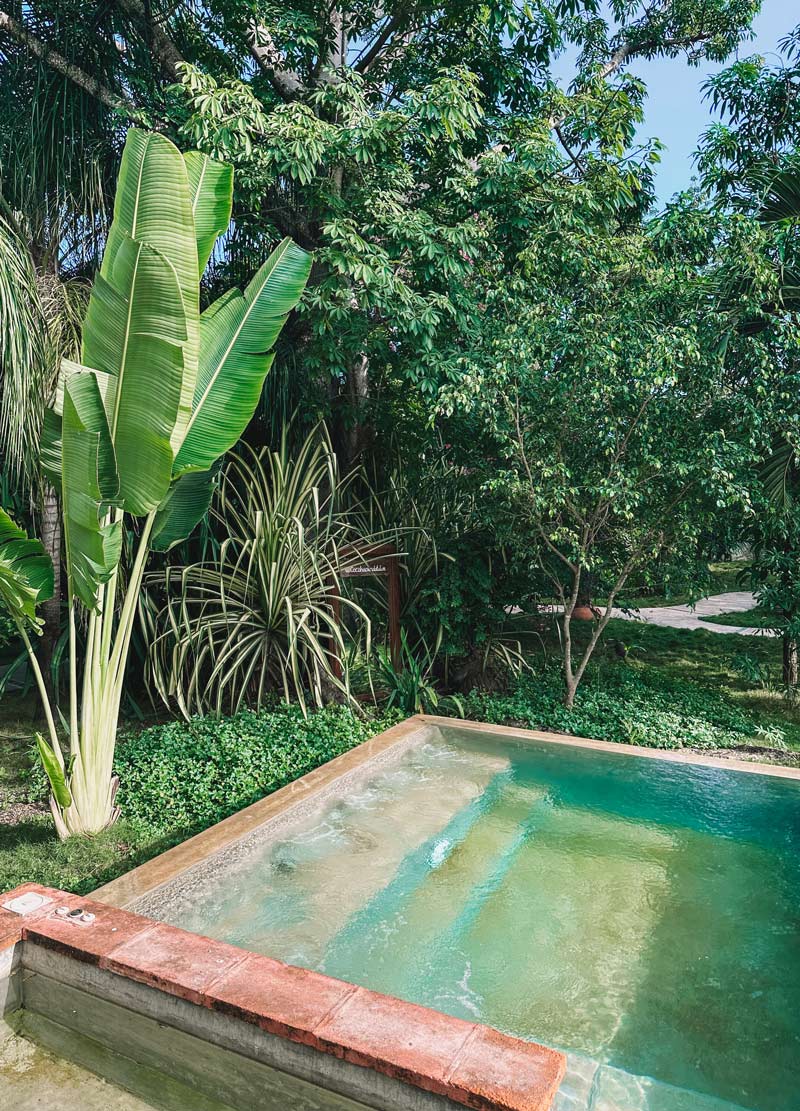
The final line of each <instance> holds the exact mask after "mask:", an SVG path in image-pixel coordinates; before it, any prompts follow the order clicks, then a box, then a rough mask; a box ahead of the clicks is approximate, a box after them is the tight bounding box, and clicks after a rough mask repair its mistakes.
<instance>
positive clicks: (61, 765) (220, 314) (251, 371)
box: [0, 129, 311, 837]
mask: <svg viewBox="0 0 800 1111" xmlns="http://www.w3.org/2000/svg"><path fill="white" fill-rule="evenodd" d="M232 189H233V179H232V170H231V167H230V166H227V165H225V164H223V163H221V162H217V161H214V160H212V159H210V158H208V157H207V156H205V155H203V154H201V153H199V152H197V151H191V152H189V153H188V154H181V152H180V151H179V150H178V149H177V147H175V146H174V145H173V144H172V143H171V142H169V140H168V139H166V138H165V137H163V136H161V135H155V134H150V133H147V132H144V131H140V130H138V129H132V130H131V131H129V133H128V137H127V141H126V144H125V150H124V153H123V157H122V164H121V167H120V173H119V180H118V183H117V194H116V201H115V206H114V219H113V223H112V225H111V228H110V231H109V235H108V240H107V243H106V248H105V253H104V255H103V261H102V265H101V268H100V272H99V274H98V275H97V277H96V279H95V282H94V285H93V288H92V292H91V296H90V299H89V306H88V309H87V313H86V318H85V321H84V325H83V348H82V353H81V362H80V364H78V363H73V362H65V363H64V365H63V368H62V374H61V377H60V381H59V386H58V392H57V396H56V399H55V403H54V405H53V408H52V409H51V410H49V411H48V413H47V416H46V421H45V431H44V436H43V443H42V465H43V467H44V469H45V471H46V472H47V474H48V476H49V477H50V478H51V481H53V483H54V485H56V486H57V488H58V489H59V490H60V492H61V499H62V509H63V524H64V547H65V564H66V572H67V590H68V601H69V635H70V691H69V721H68V723H67V724H68V731H69V752H68V754H67V756H66V758H65V757H64V755H62V750H61V747H60V744H59V738H58V735H57V732H56V726H55V722H54V718H53V713H52V710H51V707H50V706H49V705H48V703H47V696H46V693H45V691H44V686H43V684H41V683H40V690H41V693H42V698H43V700H44V702H45V711H46V718H47V722H48V729H49V741H47V740H44V739H41V740H39V742H38V744H39V751H40V754H41V756H42V762H43V764H44V767H45V770H46V772H47V775H48V777H49V780H50V784H51V787H52V795H51V799H50V806H51V810H52V813H53V817H54V819H55V823H56V828H57V830H58V833H59V835H60V836H61V837H68V836H70V835H72V834H90V833H96V832H99V831H100V830H102V829H104V828H105V827H106V826H107V825H109V824H110V823H111V822H113V821H114V820H115V818H116V817H117V814H118V811H117V808H116V807H115V804H114V798H115V793H116V781H115V779H114V776H113V770H112V769H113V757H114V744H115V738H116V730H117V721H118V716H119V706H120V698H121V695H122V684H123V679H124V675H125V664H126V660H127V655H128V650H129V646H130V639H131V633H132V630H133V624H134V616H135V613H136V606H137V598H138V595H139V592H140V588H141V584H142V576H143V573H144V570H145V564H146V561H147V556H148V552H149V551H150V550H151V548H157V549H165V548H168V547H170V546H171V545H172V544H173V543H175V542H177V541H178V540H181V539H184V538H185V537H186V536H187V535H188V534H189V533H190V532H191V530H192V529H193V528H194V527H195V525H196V524H197V523H198V522H199V521H200V519H201V518H202V517H203V516H204V514H205V512H206V510H207V508H208V505H209V502H210V498H211V491H212V486H213V474H214V471H215V468H214V464H215V463H216V461H217V460H218V459H219V458H220V457H221V456H222V455H223V454H224V453H225V452H226V451H228V449H229V448H231V447H232V446H233V445H234V444H235V443H236V441H237V440H238V439H239V437H240V436H241V434H242V432H243V431H244V429H245V427H246V426H247V424H248V422H249V421H250V419H251V417H252V415H253V412H254V410H255V408H256V405H257V403H258V399H259V396H260V394H261V390H262V386H263V383H264V379H265V377H266V375H267V372H268V371H269V368H270V365H271V363H272V359H273V354H272V348H273V345H274V343H275V340H276V338H277V336H278V333H279V332H280V330H281V328H282V326H283V324H284V322H285V320H286V318H287V315H288V314H289V312H291V310H292V309H293V308H294V306H295V305H296V304H297V301H298V300H299V298H300V295H301V294H302V291H303V288H304V286H305V283H306V280H307V278H308V273H309V269H310V263H311V260H310V256H309V255H308V254H307V253H306V252H305V251H302V250H301V249H300V248H299V247H297V246H295V245H294V244H293V243H292V242H291V241H290V240H284V241H283V242H282V243H281V244H280V245H279V246H278V247H277V248H276V250H275V251H274V252H273V253H272V255H271V256H270V257H269V258H268V259H267V261H266V262H265V263H264V265H263V266H262V267H261V269H260V270H259V271H258V272H257V273H256V275H255V276H254V277H253V279H252V281H251V282H250V284H249V285H248V286H247V288H246V289H245V290H244V292H243V293H242V292H241V291H239V290H238V289H234V290H231V291H229V292H228V293H226V294H225V295H224V296H222V297H220V298H219V300H217V301H216V302H214V303H213V304H212V305H211V306H210V307H209V308H207V309H206V310H205V311H204V312H203V313H201V312H200V277H201V275H202V273H203V270H204V269H205V266H206V263H207V262H208V260H209V258H210V256H211V253H212V251H213V248H214V243H215V241H216V239H217V237H218V236H219V235H220V234H221V233H223V232H224V231H225V230H226V228H227V226H228V222H229V220H230V215H231V198H232ZM126 514H127V515H128V516H129V517H130V518H132V519H134V520H133V522H132V524H134V528H135V531H136V532H137V533H138V546H137V547H136V550H135V554H134V555H133V557H132V561H131V566H130V568H129V569H128V573H127V575H126V577H125V587H124V590H123V587H122V585H121V579H120V573H119V570H120V568H119V565H120V557H121V551H122V528H123V520H124V518H125V515H126ZM14 528H15V526H13V524H12V523H11V522H10V521H8V520H7V519H6V518H3V519H0V584H2V586H0V599H2V600H3V601H4V602H5V603H6V605H7V607H8V608H9V609H10V612H11V614H12V616H13V617H14V619H15V621H16V623H17V625H18V627H19V628H20V630H21V632H23V633H24V634H25V638H26V639H28V643H29V644H30V640H29V638H28V633H29V631H30V629H31V627H32V626H35V623H36V619H35V613H34V610H33V607H34V605H35V604H36V602H38V601H42V600H43V599H44V598H45V597H46V595H47V591H48V583H49V579H48V577H47V572H46V564H47V558H46V557H45V556H44V554H43V552H42V551H41V550H40V546H37V542H35V541H28V540H27V539H26V538H24V534H21V535H20V534H19V530H16V532H13V531H10V530H13V529H14ZM26 545H28V547H27V548H26ZM31 545H33V547H31ZM15 546H16V547H15ZM6 549H10V554H8V555H7V554H6ZM15 552H16V554H15ZM6 563H8V567H9V568H10V570H8V569H7V567H6ZM2 576H5V577H2ZM79 609H82V610H84V611H85V615H86V635H85V649H84V654H85V658H84V660H83V667H82V672H81V671H80V670H79V666H78V659H77V656H78V650H77V638H76V622H77V611H78V610H79ZM31 661H32V667H33V668H34V674H35V675H36V674H37V670H38V669H37V667H36V663H35V660H34V658H33V653H32V652H31ZM79 687H80V689H79Z"/></svg>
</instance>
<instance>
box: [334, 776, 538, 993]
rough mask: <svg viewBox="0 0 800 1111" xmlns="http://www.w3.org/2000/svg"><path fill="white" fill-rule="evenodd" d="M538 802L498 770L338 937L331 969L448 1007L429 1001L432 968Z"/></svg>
mask: <svg viewBox="0 0 800 1111" xmlns="http://www.w3.org/2000/svg"><path fill="white" fill-rule="evenodd" d="M531 802H532V799H531V795H530V792H529V791H527V790H521V789H520V788H519V787H517V786H516V785H515V784H514V782H513V772H512V769H510V768H506V769H504V770H503V771H501V772H498V773H497V774H496V775H495V776H494V777H493V778H492V780H491V781H490V782H489V784H488V785H487V786H486V789H485V790H484V791H483V792H482V793H481V794H480V796H479V797H477V798H475V799H473V800H471V801H470V802H469V803H468V805H466V806H464V807H463V808H462V809H461V810H460V811H459V812H458V813H457V814H455V815H454V817H453V818H452V820H451V821H450V822H449V823H448V824H447V825H446V826H445V827H444V828H443V829H441V830H440V831H438V832H437V834H436V835H435V836H433V837H430V838H428V840H426V841H425V842H424V843H423V844H422V845H420V846H419V847H418V848H417V849H416V850H415V851H414V852H411V853H409V854H408V855H407V856H406V857H405V858H404V860H403V861H402V863H401V865H400V867H399V868H398V869H397V871H396V872H395V874H394V876H393V877H392V879H391V881H390V882H389V883H387V885H386V886H385V887H384V888H383V890H382V891H380V892H378V893H377V894H376V896H375V897H374V898H373V899H372V900H371V901H370V902H368V903H367V904H366V905H365V906H364V907H363V908H362V909H361V910H360V911H359V912H358V913H357V914H356V915H354V916H353V917H352V918H351V919H350V921H349V922H348V924H347V926H346V927H345V929H344V930H342V931H341V932H340V933H339V934H338V935H337V936H336V937H335V938H333V939H332V942H331V944H330V946H329V948H328V952H327V953H326V958H325V964H324V968H325V971H326V972H328V973H329V974H331V975H334V976H336V975H338V976H345V977H349V978H356V979H358V978H359V977H361V978H364V982H369V983H370V985H372V986H373V987H375V986H377V987H378V988H379V990H382V991H387V992H390V993H392V994H395V995H399V996H400V997H401V998H412V997H413V998H414V999H415V1000H416V1001H417V1002H423V1003H428V1004H429V1005H439V1006H441V1003H442V1001H441V1000H439V1001H438V1003H436V1004H435V1003H434V1000H433V999H431V998H428V995H427V990H426V985H427V986H428V987H435V984H434V983H432V982H431V981H430V979H429V977H428V975H427V973H426V971H425V969H426V967H427V966H428V965H429V964H430V963H431V962H432V961H433V959H434V955H435V954H439V955H441V952H442V944H441V943H442V939H443V938H446V937H447V936H448V934H449V932H450V931H451V930H452V928H453V925H454V923H455V921H456V920H457V919H458V917H459V916H460V914H461V913H462V911H463V907H464V905H465V902H467V901H468V900H469V899H470V897H471V896H472V895H473V893H474V892H475V890H477V889H479V888H480V887H481V886H482V885H484V884H486V883H487V881H488V880H489V878H490V876H491V872H492V869H493V866H494V864H495V861H496V860H497V859H498V858H502V857H503V856H505V854H506V853H507V852H508V849H509V845H513V844H514V843H515V842H516V840H517V838H518V836H519V824H520V822H522V821H524V819H525V817H526V816H527V814H528V812H529V811H530V808H531ZM412 817H413V816H412V815H410V814H409V821H410V820H412ZM438 979H439V978H438V977H437V981H438ZM420 993H422V995H421V994H420Z"/></svg>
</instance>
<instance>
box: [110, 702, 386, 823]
mask: <svg viewBox="0 0 800 1111" xmlns="http://www.w3.org/2000/svg"><path fill="white" fill-rule="evenodd" d="M397 720H399V715H398V714H396V713H392V712H390V713H388V714H386V715H384V716H383V717H380V718H377V719H375V718H364V717H361V716H357V715H355V714H354V713H353V712H352V711H351V710H348V709H346V708H344V707H328V708H327V709H324V710H317V711H315V712H313V713H311V714H308V715H305V716H304V715H303V713H302V711H301V710H300V708H299V707H298V706H296V705H295V706H287V705H280V706H279V705H276V706H273V707H270V708H268V709H264V710H262V711H261V712H260V713H254V712H252V711H249V710H246V711H242V712H241V713H239V714H236V715H235V716H233V717H231V718H224V719H222V720H221V721H220V720H218V719H217V718H193V719H192V720H191V721H189V722H187V723H185V724H184V723H181V722H173V723H171V724H168V725H156V726H152V727H151V728H149V729H145V730H142V732H141V733H137V734H136V735H135V736H133V737H130V738H129V739H128V740H125V741H123V743H122V744H121V745H120V748H119V751H118V755H117V762H116V771H117V773H118V774H119V777H120V783H121V787H120V791H121V802H122V805H123V806H124V809H125V815H126V817H127V818H128V819H129V820H132V821H135V822H137V823H139V822H141V823H144V824H146V825H148V826H150V827H151V828H154V829H164V828H173V829H174V828H182V829H184V830H186V831H188V830H193V829H199V828H203V827H204V826H207V825H211V824H212V823H213V822H217V821H220V820H221V819H222V818H226V817H227V816H228V815H229V814H232V813H234V812H235V811H236V810H240V809H241V808H242V807H243V806H247V805H249V804H250V803H251V802H255V801H256V799H259V798H262V797H263V796H264V795H267V794H269V793H270V792H271V791H275V790H277V789H278V788H279V787H283V786H285V785H286V784H287V783H291V782H292V780H294V779H297V778H298V777H299V776H301V775H305V773H306V772H309V771H311V770H312V769H313V768H315V767H317V766H318V765H319V764H324V763H325V762H326V761H327V760H332V759H333V758H334V757H335V756H340V755H341V754H342V753H343V752H347V751H349V749H351V748H353V747H354V746H355V745H357V744H360V743H361V742H362V741H365V740H367V738H368V737H371V736H373V735H374V734H375V733H377V732H380V730H381V729H385V728H388V726H389V725H392V724H394V723H395V721H397Z"/></svg>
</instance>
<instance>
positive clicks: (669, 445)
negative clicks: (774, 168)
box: [442, 210, 754, 707]
mask: <svg viewBox="0 0 800 1111" xmlns="http://www.w3.org/2000/svg"><path fill="white" fill-rule="evenodd" d="M687 216H688V214H687V213H686V212H685V211H684V210H681V211H678V212H671V213H670V212H668V213H667V214H666V216H665V217H664V219H663V220H662V221H659V222H656V223H655V224H654V225H652V226H651V228H649V229H647V230H646V231H642V230H637V229H631V230H629V231H626V232H623V233H620V234H617V235H601V234H597V233H595V234H592V235H586V236H583V237H581V236H578V235H576V236H575V237H573V238H572V239H566V238H564V239H557V240H555V241H548V240H546V239H542V241H541V242H540V243H538V244H537V245H536V249H535V250H534V249H533V248H532V249H531V256H530V268H529V270H528V272H527V273H526V274H525V276H524V278H523V277H520V278H519V279H518V280H517V282H516V283H515V285H513V286H512V285H510V284H509V285H505V286H503V287H500V288H499V289H497V290H493V291H492V293H491V295H490V296H489V297H487V317H488V318H489V319H490V320H491V326H489V327H488V328H487V333H486V335H485V337H484V341H483V344H482V346H481V347H480V348H479V349H478V350H477V351H476V352H475V353H474V354H472V355H470V356H469V357H466V358H465V359H464V363H465V367H464V374H463V376H462V377H461V379H460V380H459V381H457V382H456V383H454V384H453V385H452V386H449V387H446V388H445V389H444V390H443V392H442V405H443V408H444V410H445V412H446V413H454V412H457V411H458V410H459V409H460V410H462V411H463V410H466V411H468V412H471V413H472V414H473V415H476V416H478V417H479V419H480V422H481V426H482V435H483V437H484V442H485V444H486V464H485V470H484V476H483V477H484V486H485V488H486V489H487V491H489V492H490V493H491V495H492V496H493V497H494V498H495V499H496V506H495V509H494V513H495V516H496V518H497V519H498V521H499V522H500V523H501V526H500V527H503V528H504V529H505V531H506V533H508V532H510V531H512V530H513V531H514V533H515V534H516V535H517V537H518V538H519V541H518V542H519V544H520V545H521V546H522V547H523V548H524V547H526V546H527V548H528V550H530V551H531V553H532V558H533V559H534V560H535V565H538V569H539V570H540V571H541V572H542V573H543V574H544V575H545V576H546V577H547V578H548V579H549V581H550V583H551V589H552V592H553V593H554V594H555V596H556V598H557V599H558V600H559V602H560V605H561V615H560V624H561V628H562V634H563V668H564V701H565V704H566V706H568V707H570V706H571V705H572V704H573V702H574V698H575V694H576V691H577V689H578V686H579V684H580V682H581V679H582V677H583V675H584V674H585V670H586V667H587V665H588V663H589V661H590V659H591V657H592V654H593V652H594V649H595V647H596V646H597V643H598V641H599V639H600V637H601V636H602V633H603V631H604V629H605V627H606V625H607V623H608V621H609V620H610V618H611V616H612V609H613V607H614V605H615V603H616V602H617V599H619V598H621V597H623V594H624V589H625V586H626V583H627V582H628V580H629V578H630V576H631V575H632V574H633V573H634V572H635V571H638V570H641V569H642V568H646V567H647V565H648V564H649V563H650V562H651V561H653V560H654V559H655V558H656V557H658V556H659V555H660V554H661V553H664V552H665V551H669V552H670V557H671V560H673V561H675V562H677V561H679V560H680V559H681V558H683V559H684V560H686V561H689V560H693V559H694V553H695V551H696V547H697V542H698V538H699V537H700V535H701V534H702V532H703V530H704V529H705V526H706V522H707V521H708V519H709V515H710V514H712V513H713V512H715V511H716V510H717V509H718V508H721V507H724V506H729V505H732V504H735V503H737V502H738V503H740V504H744V501H743V499H746V496H747V491H746V485H745V483H744V481H743V474H744V473H746V470H747V465H748V462H749V461H751V460H752V459H753V449H752V445H751V443H750V437H751V435H752V428H751V426H752V424H753V414H752V407H751V404H750V402H751V400H752V397H753V393H754V389H749V388H747V386H746V385H745V387H744V388H740V387H739V386H738V384H734V383H733V382H731V381H730V380H729V379H728V377H727V372H726V366H725V362H724V358H723V355H722V348H721V344H720V337H721V334H722V327H721V324H720V321H719V318H718V316H717V314H716V312H715V308H714V303H713V300H712V299H711V298H710V297H709V296H708V292H707V288H706V285H705V283H704V282H703V281H702V280H700V274H699V273H698V270H699V267H698V265H697V251H698V250H699V248H700V246H701V245H702V243H703V241H705V242H706V244H708V243H713V241H714V238H715V236H714V235H713V234H712V235H709V233H708V228H707V227H706V224H707V222H708V221H709V220H711V221H712V223H713V222H714V221H713V218H712V217H711V216H710V215H709V214H707V213H706V214H705V215H703V214H702V213H700V214H699V216H698V219H697V226H696V231H695V233H694V235H692V236H690V237H689V239H690V243H686V244H684V243H681V241H680V239H679V237H678V236H676V237H675V239H674V241H673V224H674V225H675V226H683V228H684V232H686V228H687V226H688V227H691V224H688V223H687ZM670 243H673V246H672V247H670ZM700 258H701V260H703V261H704V256H702V255H701V256H700ZM742 429H744V432H742ZM506 522H507V523H506ZM587 574H591V575H592V579H593V582H594V584H595V589H596V590H597V592H598V593H599V594H602V595H603V596H604V598H605V602H604V604H603V609H602V613H601V614H600V616H599V619H598V620H597V621H596V622H595V623H594V626H593V628H592V631H591V634H590V636H589V640H588V643H587V644H585V645H581V646H580V647H579V648H577V649H576V646H575V638H574V635H573V622H572V618H573V613H574V610H575V607H576V605H577V603H578V599H579V596H580V592H581V588H582V584H583V582H584V580H585V577H586V575H587Z"/></svg>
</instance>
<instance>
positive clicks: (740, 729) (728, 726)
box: [464, 666, 758, 748]
mask: <svg viewBox="0 0 800 1111" xmlns="http://www.w3.org/2000/svg"><path fill="white" fill-rule="evenodd" d="M593 678H594V680H595V681H592V680H593ZM562 698H563V687H562V679H561V674H560V671H559V670H557V669H556V668H547V669H545V670H542V671H540V672H538V673H537V674H535V675H533V676H523V677H522V678H521V679H520V681H519V682H518V683H517V685H516V686H515V688H514V690H513V691H512V692H511V693H510V694H508V695H492V694H481V693H480V692H477V691H474V692H472V693H471V694H470V695H468V696H467V697H466V698H465V699H464V703H465V709H466V711H467V716H468V717H470V718H474V719H477V720H481V721H487V722H492V723H493V724H518V725H522V726H524V727H526V728H530V729H547V730H555V731H557V732H564V733H573V734H575V735H577V736H581V737H594V738H596V739H597V740H601V741H618V742H620V743H622V744H635V745H649V746H651V747H653V748H683V747H684V746H692V747H700V748H727V747H730V746H735V745H737V744H739V745H741V744H742V743H743V742H745V741H746V740H752V738H753V737H754V736H756V735H757V732H758V723H757V721H756V719H755V718H754V717H753V716H752V715H751V714H749V713H748V712H747V711H746V710H744V709H742V708H741V707H739V706H737V705H735V704H734V703H732V702H730V701H728V700H727V699H726V698H725V697H724V695H722V694H717V693H716V692H715V691H711V690H708V689H707V688H705V687H702V686H700V685H699V684H696V683H692V682H689V681H686V680H683V681H680V680H676V679H673V678H671V677H669V676H666V675H664V674H662V673H659V672H658V671H657V670H656V669H653V668H648V669H647V670H638V669H636V668H633V667H625V666H619V667H615V668H605V669H603V671H602V676H600V675H597V674H595V675H594V676H590V677H587V679H586V680H585V681H584V683H583V685H582V686H581V687H580V688H579V690H578V695H577V698H576V701H575V706H574V708H573V709H572V710H567V709H565V707H564V706H563V704H562Z"/></svg>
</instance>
